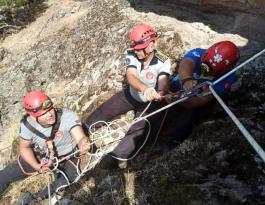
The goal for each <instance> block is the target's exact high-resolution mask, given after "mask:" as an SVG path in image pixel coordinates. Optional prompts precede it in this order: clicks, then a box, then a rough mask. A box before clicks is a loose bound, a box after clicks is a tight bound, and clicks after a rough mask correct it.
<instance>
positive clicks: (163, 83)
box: [157, 75, 170, 96]
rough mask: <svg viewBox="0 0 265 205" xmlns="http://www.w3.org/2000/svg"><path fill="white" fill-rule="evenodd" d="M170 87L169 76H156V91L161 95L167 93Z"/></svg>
mask: <svg viewBox="0 0 265 205" xmlns="http://www.w3.org/2000/svg"><path fill="white" fill-rule="evenodd" d="M169 87H170V82H169V78H168V76H167V75H160V76H159V77H158V89H157V90H158V93H159V94H160V95H161V96H164V95H165V94H167V93H168V91H169Z"/></svg>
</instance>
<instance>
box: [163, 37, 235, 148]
mask: <svg viewBox="0 0 265 205" xmlns="http://www.w3.org/2000/svg"><path fill="white" fill-rule="evenodd" d="M238 59H239V49H238V48H237V46H236V45H235V44H234V43H233V42H231V41H221V42H218V43H215V44H213V45H212V46H210V47H209V48H208V49H202V48H195V49H192V50H190V51H188V52H186V53H185V55H184V57H183V59H182V60H181V62H180V65H179V68H178V71H177V75H173V76H171V84H172V87H173V89H174V90H175V91H180V90H184V91H190V90H192V89H193V88H194V87H195V86H197V85H199V84H201V83H203V82H205V81H209V82H214V81H215V80H217V79H218V78H220V77H221V76H222V75H224V74H225V73H227V72H228V71H230V70H231V68H232V67H233V66H234V65H235V64H236V63H237V61H238ZM235 81H236V78H235V75H234V74H231V75H229V76H228V77H226V78H225V79H223V80H222V81H220V82H219V83H217V84H216V85H214V87H213V88H214V90H215V91H216V92H217V93H218V94H219V95H222V94H225V93H228V92H229V91H230V88H231V85H232V84H233V83H234V82H235ZM202 89H203V92H207V91H209V90H208V87H207V86H204V87H202ZM174 96H177V97H179V93H178V92H176V93H173V94H168V95H167V96H166V97H165V98H166V99H167V101H168V102H172V101H173V100H176V98H174ZM213 100H214V97H213V95H212V94H210V95H207V96H204V97H196V96H194V97H190V98H189V99H188V100H186V101H184V102H183V103H181V104H180V105H179V106H175V107H174V108H172V110H175V111H172V112H169V113H171V114H173V115H174V116H175V117H176V118H178V119H176V122H177V123H175V124H176V127H175V131H174V132H173V134H172V136H171V143H170V144H171V146H172V147H174V146H176V145H178V144H179V143H181V142H182V141H183V140H184V139H185V138H186V137H187V136H189V134H191V131H192V121H193V120H194V115H195V114H196V112H198V111H199V110H200V109H201V108H202V107H204V106H207V105H209V103H211V102H212V101H213ZM183 107H184V108H183ZM185 108H186V109H185ZM196 108H199V109H196ZM173 118H174V117H173Z"/></svg>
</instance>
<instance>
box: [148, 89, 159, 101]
mask: <svg viewBox="0 0 265 205" xmlns="http://www.w3.org/2000/svg"><path fill="white" fill-rule="evenodd" d="M144 97H145V98H146V100H148V101H153V100H160V99H161V96H160V95H159V94H158V93H157V92H156V90H155V89H154V88H147V89H145V91H144Z"/></svg>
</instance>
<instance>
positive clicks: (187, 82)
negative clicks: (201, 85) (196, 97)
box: [182, 78, 198, 91]
mask: <svg viewBox="0 0 265 205" xmlns="http://www.w3.org/2000/svg"><path fill="white" fill-rule="evenodd" d="M197 83H198V82H197V80H195V79H189V78H188V79H184V80H182V88H183V89H184V90H185V91H190V90H192V88H194V87H195V86H196V85H197Z"/></svg>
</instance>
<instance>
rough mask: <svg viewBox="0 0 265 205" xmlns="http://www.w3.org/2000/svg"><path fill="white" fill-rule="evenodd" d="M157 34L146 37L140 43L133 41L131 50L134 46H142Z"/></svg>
mask: <svg viewBox="0 0 265 205" xmlns="http://www.w3.org/2000/svg"><path fill="white" fill-rule="evenodd" d="M157 36H158V34H157V33H153V34H152V35H150V36H148V37H147V38H145V39H143V40H140V41H133V42H132V45H131V47H132V48H133V47H134V46H137V45H141V44H144V43H145V42H147V41H149V40H150V39H151V38H154V37H157Z"/></svg>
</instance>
